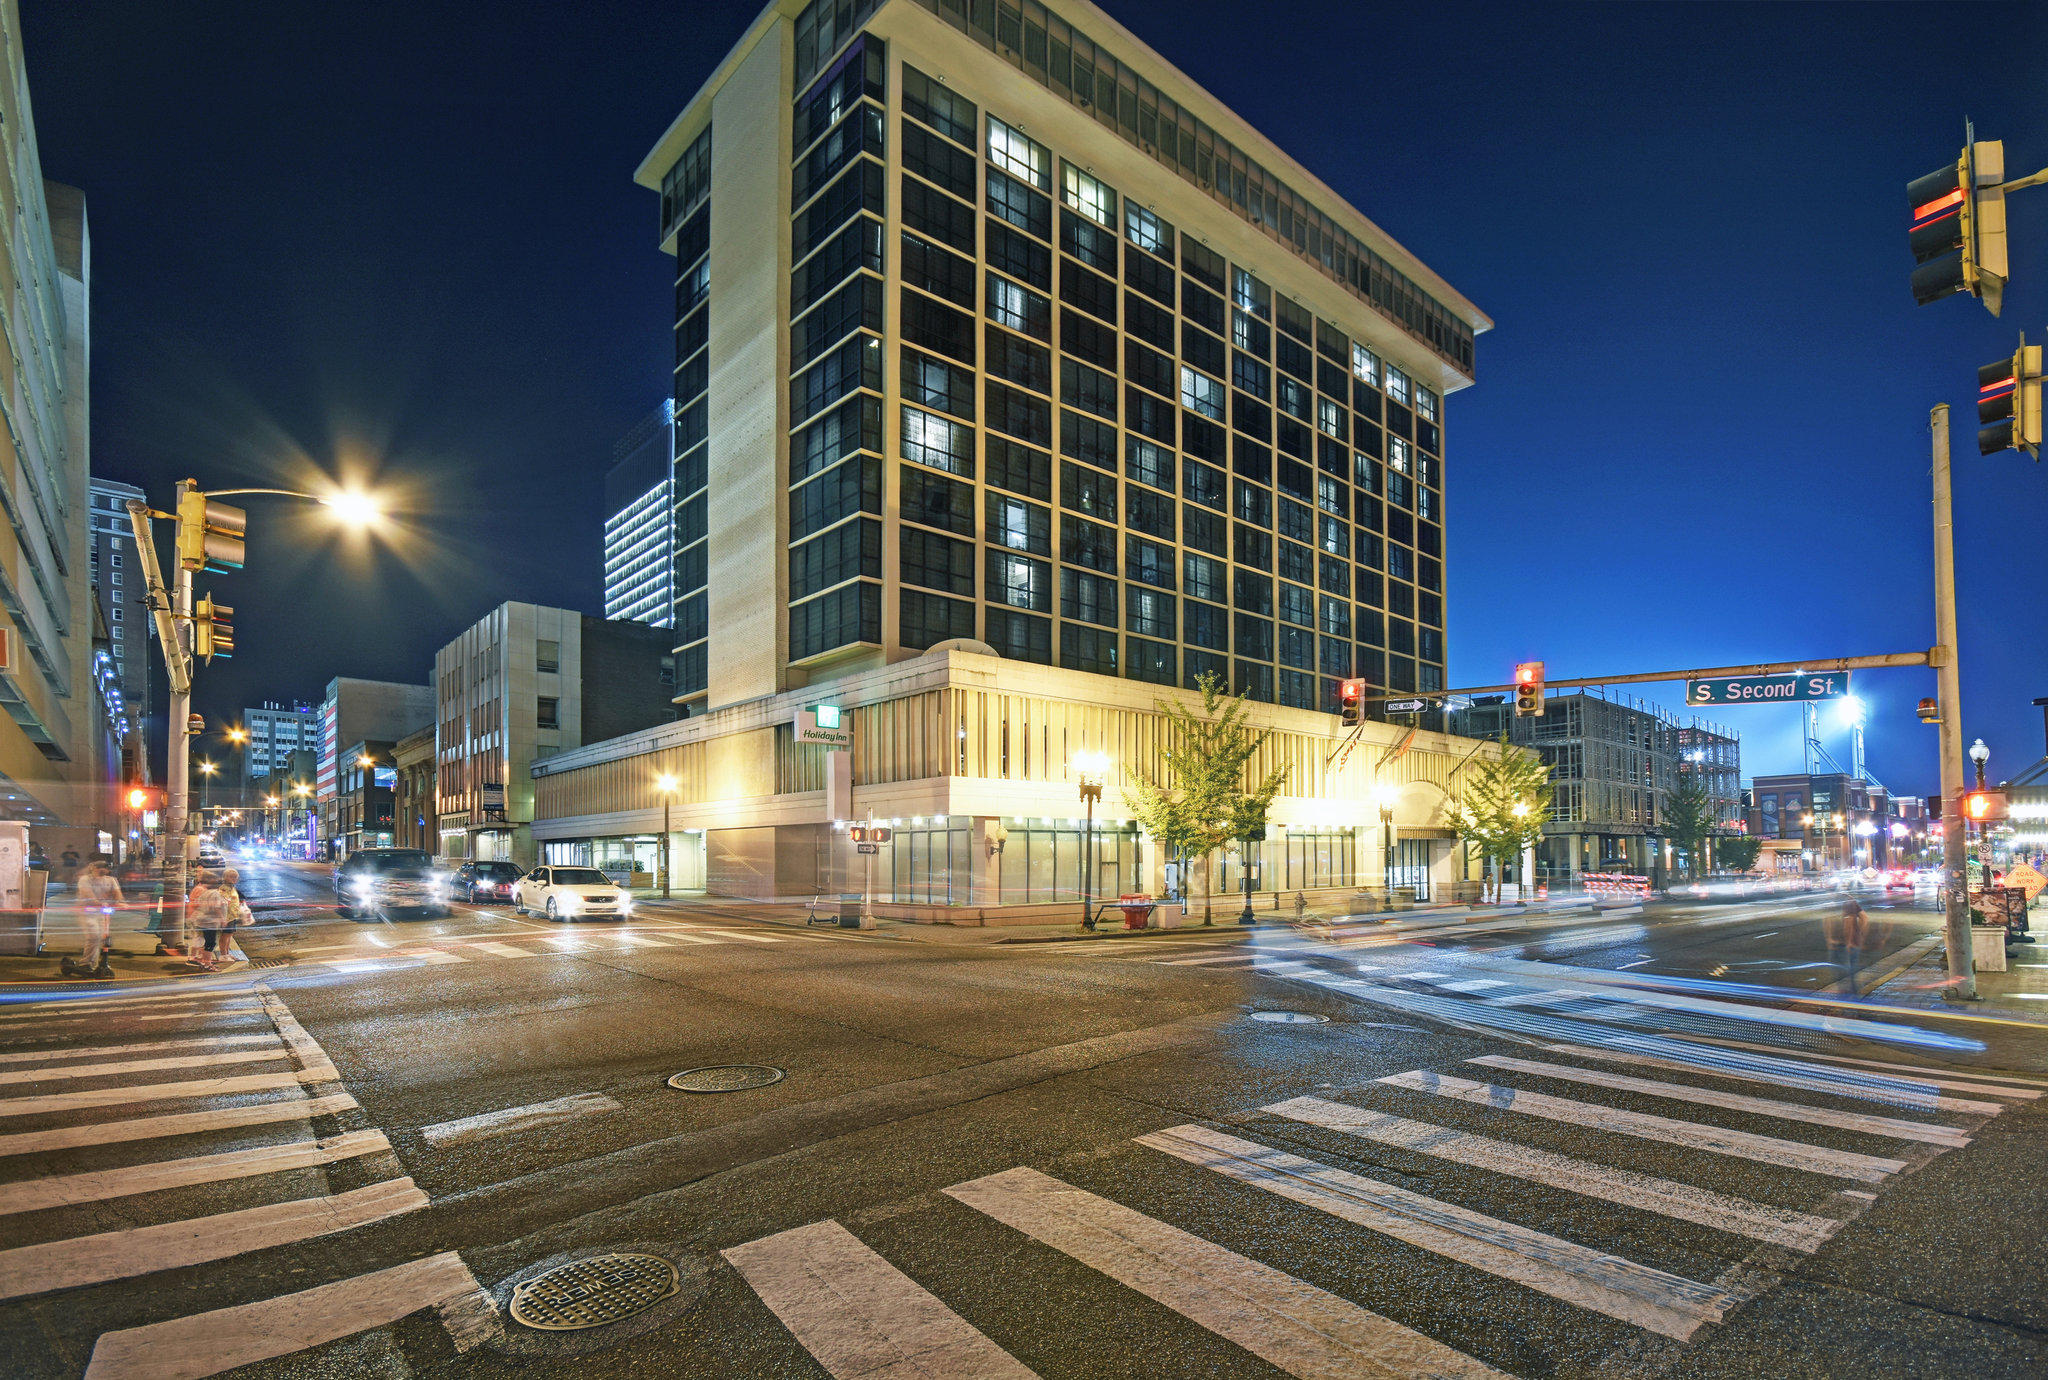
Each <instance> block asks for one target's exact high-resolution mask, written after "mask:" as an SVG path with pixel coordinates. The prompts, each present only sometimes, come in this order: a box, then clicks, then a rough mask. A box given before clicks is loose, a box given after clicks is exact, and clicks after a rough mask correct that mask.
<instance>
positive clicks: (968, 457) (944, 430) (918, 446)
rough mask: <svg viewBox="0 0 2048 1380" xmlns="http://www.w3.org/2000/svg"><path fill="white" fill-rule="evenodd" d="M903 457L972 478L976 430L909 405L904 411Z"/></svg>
mask: <svg viewBox="0 0 2048 1380" xmlns="http://www.w3.org/2000/svg"><path fill="white" fill-rule="evenodd" d="M903 458H904V459H905V460H915V461H916V462H917V463H918V464H920V465H930V466H931V467H932V468H933V469H935V470H949V471H951V472H952V473H954V474H959V475H965V476H966V477H968V478H969V479H972V478H973V477H974V428H973V427H968V426H960V425H958V424H956V423H954V422H950V421H948V420H946V418H944V417H940V416H936V415H934V414H932V413H930V412H921V411H919V410H918V409H917V408H914V407H911V406H909V405H908V404H906V405H905V406H904V408H903Z"/></svg>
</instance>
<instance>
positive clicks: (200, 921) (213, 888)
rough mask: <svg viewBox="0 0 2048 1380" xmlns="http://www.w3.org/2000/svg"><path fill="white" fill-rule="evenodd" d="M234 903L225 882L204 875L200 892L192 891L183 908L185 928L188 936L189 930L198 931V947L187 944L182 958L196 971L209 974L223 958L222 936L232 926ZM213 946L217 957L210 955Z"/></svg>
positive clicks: (224, 880)
mask: <svg viewBox="0 0 2048 1380" xmlns="http://www.w3.org/2000/svg"><path fill="white" fill-rule="evenodd" d="M235 899H236V898H235V896H234V893H233V892H232V891H231V890H229V889H228V886H227V882H226V879H225V878H216V877H214V876H213V875H212V874H211V873H209V874H207V878H206V886H205V889H204V890H199V889H197V888H195V889H194V890H193V892H192V899H191V901H190V902H189V903H188V904H187V905H186V907H185V914H186V916H187V921H186V924H187V927H188V932H189V931H190V930H192V929H196V930H197V931H198V933H199V940H200V944H188V945H187V946H186V954H187V956H188V957H189V958H190V959H191V960H192V962H193V963H194V964H196V965H198V966H199V967H201V968H205V969H207V970H209V971H211V970H212V969H214V968H217V967H219V966H220V960H221V958H224V957H225V956H226V953H227V947H228V946H227V943H226V940H225V935H226V933H227V931H228V929H229V927H230V926H232V925H233V924H234V909H233V901H234V900H235ZM201 945H203V946H204V947H201ZM215 945H219V948H220V953H219V954H216V953H215V951H214V948H215Z"/></svg>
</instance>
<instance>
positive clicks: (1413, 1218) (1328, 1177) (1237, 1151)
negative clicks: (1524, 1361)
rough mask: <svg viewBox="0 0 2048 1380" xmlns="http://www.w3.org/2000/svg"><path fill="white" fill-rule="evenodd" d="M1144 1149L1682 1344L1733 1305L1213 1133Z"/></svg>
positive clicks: (1568, 1245)
mask: <svg viewBox="0 0 2048 1380" xmlns="http://www.w3.org/2000/svg"><path fill="white" fill-rule="evenodd" d="M1138 1143H1139V1144H1140V1145H1149V1146H1151V1147H1152V1148H1153V1149H1155V1150H1161V1151H1164V1152H1165V1153H1166V1154H1169V1155H1174V1156H1176V1157H1178V1158H1180V1159H1184V1160H1186V1161H1188V1162H1189V1163H1190V1164H1199V1165H1202V1166H1203V1167H1205V1168H1208V1169H1213V1170H1215V1171H1217V1172H1218V1173H1220V1174H1226V1175H1229V1176H1230V1177H1231V1178H1233V1179H1237V1180H1239V1181H1240V1182H1242V1183H1248V1184H1251V1185H1252V1186H1253V1187H1255V1188H1261V1189H1264V1190H1265V1191H1266V1192H1268V1193H1276V1194H1279V1195H1280V1196H1281V1197H1283V1198H1288V1199H1291V1200H1292V1201H1294V1202H1297V1203H1302V1204H1305V1205H1306V1206H1309V1207H1312V1208H1317V1209H1320V1210H1321V1211H1323V1212H1327V1213H1329V1214H1331V1215H1332V1216H1335V1217H1341V1218H1343V1219H1344V1220H1345V1221H1347V1222H1355V1223H1357V1224H1358V1225H1359V1226H1362V1227H1370V1228H1372V1229H1373V1230H1374V1231H1378V1232H1384V1233H1385V1234H1386V1235H1388V1236H1391V1237H1394V1238H1395V1239H1397V1240H1400V1241H1405V1242H1407V1243H1408V1244H1409V1245H1411V1246H1419V1247H1421V1248H1422V1249H1423V1250H1426V1251H1434V1252H1435V1253H1436V1254H1438V1255H1441V1256H1446V1257H1448V1258H1450V1259H1452V1260H1457V1261H1462V1262H1463V1263H1464V1264H1467V1265H1471V1266H1474V1267H1476V1268H1478V1269H1481V1270H1484V1271H1486V1272H1487V1273H1488V1274H1492V1275H1498V1276H1500V1277H1501V1278H1502V1279H1509V1280H1513V1281H1514V1282H1515V1283H1517V1284H1524V1285H1527V1286H1528V1287H1529V1288H1531V1289H1535V1290H1537V1291H1539V1292H1541V1293H1545V1294H1549V1295H1551V1296H1552V1297H1553V1298H1560V1299H1563V1300H1564V1301H1565V1302H1567V1303H1575V1304H1577V1305H1578V1306H1580V1307H1581V1308H1589V1309H1592V1310H1593V1311H1595V1312H1599V1313H1605V1314H1606V1315H1607V1316H1609V1317H1611V1318H1617V1319H1619V1320H1621V1321H1622V1322H1629V1323H1634V1324H1635V1325H1636V1326H1638V1327H1642V1328H1647V1329H1648V1330H1650V1331H1652V1332H1658V1333H1662V1334H1663V1335H1664V1336H1667V1337H1676V1338H1678V1339H1679V1340H1681V1341H1683V1340H1684V1339H1685V1338H1687V1337H1690V1336H1691V1335H1692V1334H1693V1333H1694V1332H1695V1331H1696V1330H1698V1328H1699V1326H1700V1324H1702V1323H1708V1322H1718V1321H1719V1320H1720V1317H1721V1313H1722V1311H1723V1310H1724V1309H1725V1308H1726V1307H1727V1306H1728V1303H1729V1300H1728V1297H1727V1295H1725V1294H1724V1293H1722V1292H1721V1291H1720V1290H1718V1289H1715V1288H1713V1287H1711V1286H1709V1285H1703V1284H1695V1283H1693V1282H1692V1281H1691V1280H1686V1279H1680V1278H1678V1277H1677V1276H1676V1275H1671V1274H1666V1273H1665V1272H1664V1271H1662V1270H1655V1269H1651V1268H1650V1267H1649V1266H1646V1265H1638V1264H1636V1263H1635V1262H1633V1261H1629V1260H1623V1259H1620V1258H1619V1257H1617V1256H1611V1255H1605V1254H1602V1253H1601V1252H1599V1251H1595V1250H1590V1249H1588V1248H1587V1247H1584V1246H1580V1245H1576V1244H1574V1243H1572V1242H1570V1241H1565V1240H1562V1239H1560V1238H1558V1237H1555V1236H1550V1235H1547V1234H1545V1233H1543V1232H1539V1231H1531V1230H1530V1229H1529V1228H1527V1227H1518V1226H1516V1225H1514V1224H1513V1223H1510V1222H1503V1221H1501V1220H1499V1219H1498V1218H1494V1217H1488V1216H1486V1215H1485V1214H1484V1213H1479V1212H1473V1211H1471V1210H1469V1209H1466V1208H1461V1207H1457V1206H1455V1205H1453V1204H1450V1203H1444V1202H1439V1201H1438V1200H1437V1199H1434V1198H1426V1197H1424V1196H1423V1195H1422V1194H1420V1193H1411V1192H1409V1191H1408V1190H1407V1189H1405V1188H1396V1187H1395V1186H1393V1185H1392V1184H1386V1183H1381V1182H1380V1181H1379V1180H1377V1179H1368V1178H1366V1177H1365V1176H1364V1175H1362V1174H1353V1173H1351V1172H1349V1171H1348V1170H1343V1169H1335V1168H1332V1167H1331V1166H1329V1165H1326V1164H1319V1163H1317V1162H1316V1161H1314V1160H1310V1159H1304V1158H1302V1157H1301V1156H1299V1155H1292V1154H1289V1153H1287V1152H1286V1151H1284V1150H1275V1149H1273V1148H1271V1147H1269V1146H1264V1145H1260V1144H1258V1143H1256V1142H1254V1141H1248V1140H1243V1139H1240V1138H1239V1137H1237V1136H1230V1135H1225V1134H1224V1133H1223V1132H1221V1131H1212V1130H1209V1129H1208V1128H1207V1127H1203V1126H1175V1127H1171V1128H1169V1129H1168V1130H1164V1131H1157V1132H1154V1133H1153V1134H1151V1135H1146V1136H1139V1137H1138Z"/></svg>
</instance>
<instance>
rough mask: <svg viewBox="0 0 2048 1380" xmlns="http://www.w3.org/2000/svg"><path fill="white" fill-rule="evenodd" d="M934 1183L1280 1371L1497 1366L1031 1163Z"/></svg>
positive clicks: (1390, 1372)
mask: <svg viewBox="0 0 2048 1380" xmlns="http://www.w3.org/2000/svg"><path fill="white" fill-rule="evenodd" d="M946 1193H947V1194H948V1195H949V1196H951V1197H953V1198H956V1199H958V1200H959V1201H960V1202H963V1203H965V1204H966V1205H967V1206H969V1207H971V1208H974V1209H975V1210H976V1211H978V1212H982V1213H985V1214H987V1215H988V1216H990V1217H993V1218H995V1219H996V1220H997V1221H999V1222H1002V1223H1005V1224H1006V1225H1008V1226H1011V1227H1014V1228H1016V1229H1017V1230H1018V1231H1020V1232H1023V1233H1024V1234H1025V1235H1027V1236H1030V1237H1032V1238H1033V1239H1035V1240H1038V1241H1042V1242H1044V1243H1045V1244H1046V1245H1048V1246H1051V1247H1052V1248H1053V1249H1055V1250H1058V1251H1061V1252H1063V1253H1064V1254H1066V1255H1069V1256H1072V1257H1073V1258H1074V1259H1075V1260H1078V1261H1080V1262H1081V1263H1082V1264H1083V1265H1087V1266H1089V1267H1090V1268H1092V1269H1095V1270H1098V1271H1100V1272H1101V1273H1103V1274H1105V1275H1107V1276H1109V1277H1110V1278H1111V1279H1113V1280H1116V1281H1118V1282H1119V1283H1122V1284H1125V1285H1128V1286H1129V1287H1131V1288H1133V1289H1136V1290H1137V1291H1138V1292H1139V1293H1141V1294H1144V1295H1146V1296H1147V1297H1149V1298H1152V1299H1155V1300H1157V1301H1158V1302H1160V1303H1163V1304H1165V1305H1166V1306H1167V1307H1168V1308H1171V1309H1172V1310H1174V1311H1175V1312H1176V1313H1179V1314H1180V1315H1181V1316H1183V1317H1185V1318H1188V1319H1189V1320H1190V1321H1192V1322H1195V1323H1197V1324H1199V1325H1200V1326H1202V1327H1205V1328H1207V1329H1209V1330H1210V1331H1211V1332H1214V1333H1216V1334H1218V1335H1219V1336H1222V1337H1226V1338H1228V1339H1229V1340H1231V1341H1233V1342H1235V1343H1237V1344H1238V1345H1239V1346H1241V1347H1243V1348H1244V1349H1245V1350H1247V1351H1249V1352H1251V1353H1252V1354H1254V1355H1256V1356H1259V1357H1261V1358H1263V1359H1264V1360H1266V1361H1267V1362H1269V1363H1271V1364H1272V1365H1275V1366H1278V1367H1279V1368H1280V1369H1281V1370H1284V1371H1286V1372H1287V1373H1288V1374H1290V1375H1298V1376H1304V1377H1318V1380H1321V1378H1322V1377H1328V1380H1338V1377H1342V1376H1375V1377H1386V1380H1394V1378H1395V1377H1409V1376H1446V1377H1449V1376H1456V1377H1460V1380H1466V1378H1468V1377H1469V1378H1470V1380H1478V1377H1482V1376H1498V1375H1500V1374H1502V1372H1500V1371H1496V1370H1494V1369H1493V1368H1492V1367H1490V1366H1486V1365H1483V1364H1481V1363H1480V1362H1478V1361H1475V1360H1473V1359H1472V1358H1471V1357H1470V1356H1467V1355H1464V1354H1463V1353H1461V1352H1458V1351H1454V1350H1452V1349H1451V1348H1450V1347H1447V1346H1444V1345H1443V1344H1441V1343H1439V1342H1435V1341H1432V1340H1430V1339H1429V1338H1428V1337H1425V1336H1423V1335H1422V1334H1421V1333H1419V1332H1415V1331H1411V1330H1410V1329H1408V1328H1406V1327H1403V1326H1401V1325H1400V1324H1399V1323H1396V1322H1394V1321H1392V1320H1391V1319H1389V1318H1383V1317H1381V1316H1380V1315H1378V1314H1377V1313H1372V1312H1369V1311H1367V1310H1366V1309H1364V1308H1361V1307H1359V1306H1358V1305H1357V1304H1355V1303H1350V1302H1347V1301H1346V1300H1344V1299H1341V1298H1338V1297H1337V1296H1336V1295H1335V1294H1332V1293H1329V1292H1327V1291H1325V1290H1322V1289H1319V1288H1317V1287H1316V1286H1314V1285H1312V1284H1308V1283H1305V1282H1304V1281H1302V1280H1299V1279H1296V1278H1294V1277H1293V1276H1292V1275H1288V1274H1285V1273H1283V1272H1281V1271H1279V1270H1276V1269H1274V1268H1272V1267H1271V1266H1269V1265H1263V1264H1260V1263H1259V1262H1258V1261H1256V1260H1251V1259H1248V1258H1247V1257H1245V1256H1242V1255H1239V1254H1237V1253H1236V1252H1234V1251H1230V1250H1226V1249H1225V1248H1223V1247H1221V1246H1218V1245H1215V1244H1214V1243H1212V1242H1209V1241H1205V1240H1203V1239H1202V1238H1200V1237H1198V1236H1194V1235H1191V1234H1190V1233H1188V1232H1184V1231H1181V1230H1180V1229H1179V1228H1177V1227H1173V1226H1169V1225H1168V1224H1166V1223H1164V1222H1160V1221H1158V1220H1156V1219H1154V1218H1151V1217H1147V1216H1145V1215H1144V1214H1143V1213H1139V1212H1134V1211H1132V1210H1131V1209H1130V1208H1127V1207H1124V1206H1123V1205H1121V1204H1119V1203H1113V1202H1111V1201H1110V1200H1109V1199H1107V1198H1099V1197H1097V1196H1096V1195H1094V1194H1093V1193H1088V1192H1084V1191H1083V1190H1081V1189H1078V1188H1075V1187H1073V1186H1072V1185H1070V1184H1066V1183H1062V1182H1061V1181H1060V1180H1058V1179H1055V1178H1052V1177H1051V1176H1049V1175H1046V1174H1041V1173H1039V1172H1038V1171H1037V1170H1035V1169H1025V1168H1018V1169H1009V1170H1005V1171H1004V1172H1002V1173H1000V1174H991V1175H989V1176H988V1177H986V1178H982V1179H976V1180H973V1181H972V1182H970V1183H964V1184H955V1185H954V1186H953V1187H951V1188H949V1189H947V1190H946Z"/></svg>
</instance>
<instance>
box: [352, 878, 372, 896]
mask: <svg viewBox="0 0 2048 1380" xmlns="http://www.w3.org/2000/svg"><path fill="white" fill-rule="evenodd" d="M371 885H372V884H371V882H370V879H369V878H368V877H354V878H351V879H350V880H349V883H348V889H349V891H350V892H351V893H353V894H354V895H357V896H368V895H369V894H370V890H371Z"/></svg>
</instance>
